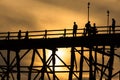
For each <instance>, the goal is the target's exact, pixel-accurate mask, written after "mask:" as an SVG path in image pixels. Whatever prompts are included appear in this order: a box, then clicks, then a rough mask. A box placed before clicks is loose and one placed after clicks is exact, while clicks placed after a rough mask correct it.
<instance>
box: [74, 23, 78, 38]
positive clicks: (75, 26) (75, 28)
mask: <svg viewBox="0 0 120 80" xmlns="http://www.w3.org/2000/svg"><path fill="white" fill-rule="evenodd" d="M77 28H78V26H77V24H76V22H74V25H73V37H76V34H77Z"/></svg>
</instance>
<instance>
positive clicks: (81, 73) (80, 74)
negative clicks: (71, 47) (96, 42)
mask: <svg viewBox="0 0 120 80" xmlns="http://www.w3.org/2000/svg"><path fill="white" fill-rule="evenodd" d="M83 49H84V48H83V46H82V47H81V53H80V54H81V57H80V73H79V80H82V76H83V61H84V58H83V56H84V53H83V51H84V50H83Z"/></svg>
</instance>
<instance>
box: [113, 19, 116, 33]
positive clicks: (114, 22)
mask: <svg viewBox="0 0 120 80" xmlns="http://www.w3.org/2000/svg"><path fill="white" fill-rule="evenodd" d="M115 24H116V21H115V19H114V18H112V31H113V34H114V33H115Z"/></svg>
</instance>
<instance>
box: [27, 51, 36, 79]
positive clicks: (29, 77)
mask: <svg viewBox="0 0 120 80" xmlns="http://www.w3.org/2000/svg"><path fill="white" fill-rule="evenodd" d="M34 60H35V49H33V55H32V61H31V64H30V68H29V74H28V80H31V74H32V67H33V64H34Z"/></svg>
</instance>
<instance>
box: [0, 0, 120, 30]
mask: <svg viewBox="0 0 120 80" xmlns="http://www.w3.org/2000/svg"><path fill="white" fill-rule="evenodd" d="M89 1H90V3H91V5H90V21H91V23H94V22H95V23H96V24H97V25H106V24H107V21H106V20H107V13H106V11H107V10H110V21H111V18H112V17H114V18H115V19H116V20H117V24H119V23H118V22H119V21H120V19H119V13H120V11H119V8H120V6H119V5H120V3H119V0H105V1H101V0H99V1H98V0H69V1H68V0H1V1H0V26H1V29H0V31H18V30H19V29H21V30H41V29H61V28H72V25H73V22H74V21H76V22H77V24H78V25H79V27H80V28H81V27H84V24H85V23H86V22H87V3H88V2H89ZM116 5H117V7H116Z"/></svg>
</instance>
